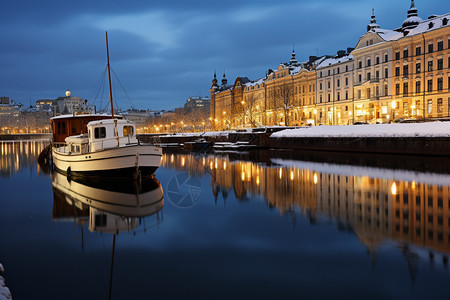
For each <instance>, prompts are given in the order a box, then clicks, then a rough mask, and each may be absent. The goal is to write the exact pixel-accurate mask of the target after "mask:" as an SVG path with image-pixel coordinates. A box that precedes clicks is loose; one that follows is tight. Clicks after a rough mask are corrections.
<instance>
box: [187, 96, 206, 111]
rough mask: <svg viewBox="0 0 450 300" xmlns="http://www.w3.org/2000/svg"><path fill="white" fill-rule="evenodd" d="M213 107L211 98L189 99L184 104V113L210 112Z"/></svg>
mask: <svg viewBox="0 0 450 300" xmlns="http://www.w3.org/2000/svg"><path fill="white" fill-rule="evenodd" d="M210 107H211V99H210V98H209V97H189V98H188V99H187V100H186V104H184V111H185V112H186V113H190V112H192V111H194V110H199V109H202V110H206V111H209V110H210Z"/></svg>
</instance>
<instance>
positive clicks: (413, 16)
mask: <svg viewBox="0 0 450 300" xmlns="http://www.w3.org/2000/svg"><path fill="white" fill-rule="evenodd" d="M420 22H422V19H421V18H419V16H418V13H417V8H416V6H415V5H414V0H411V6H410V8H409V9H408V13H407V15H406V20H405V21H403V24H402V30H406V29H412V28H414V27H416V26H417V25H419V23H420Z"/></svg>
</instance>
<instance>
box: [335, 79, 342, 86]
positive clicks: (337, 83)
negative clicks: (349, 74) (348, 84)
mask: <svg viewBox="0 0 450 300" xmlns="http://www.w3.org/2000/svg"><path fill="white" fill-rule="evenodd" d="M336 85H337V87H339V86H340V85H341V81H340V80H339V79H338V80H337V82H336Z"/></svg>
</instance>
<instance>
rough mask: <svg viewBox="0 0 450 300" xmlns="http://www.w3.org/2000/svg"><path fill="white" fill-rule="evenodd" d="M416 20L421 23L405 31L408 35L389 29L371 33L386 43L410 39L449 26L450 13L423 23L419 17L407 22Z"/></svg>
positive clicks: (374, 30) (398, 30)
mask: <svg viewBox="0 0 450 300" xmlns="http://www.w3.org/2000/svg"><path fill="white" fill-rule="evenodd" d="M412 18H414V20H415V21H418V22H420V23H419V24H418V25H417V26H416V27H414V28H412V29H405V32H408V34H407V35H404V34H403V32H402V31H401V30H400V29H396V30H389V29H381V28H375V29H373V30H371V32H375V33H378V35H379V36H380V37H381V38H382V39H383V40H385V41H396V40H399V39H401V38H403V37H410V36H413V35H418V34H423V33H425V32H428V31H432V30H436V29H439V28H442V27H447V26H449V24H450V22H448V21H449V19H450V13H448V14H445V15H442V16H433V18H431V19H427V20H424V21H422V19H421V18H419V17H409V18H408V19H407V20H409V19H412ZM444 19H447V22H448V23H447V24H446V25H444ZM430 23H433V26H432V27H431V28H430Z"/></svg>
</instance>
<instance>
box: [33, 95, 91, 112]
mask: <svg viewBox="0 0 450 300" xmlns="http://www.w3.org/2000/svg"><path fill="white" fill-rule="evenodd" d="M36 108H37V109H38V110H43V111H48V112H53V114H54V115H58V114H72V113H76V112H78V111H84V110H86V109H88V102H87V100H85V99H82V98H80V97H72V96H71V92H70V91H69V90H67V91H66V95H65V96H64V97H58V98H56V99H41V100H37V101H36Z"/></svg>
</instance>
